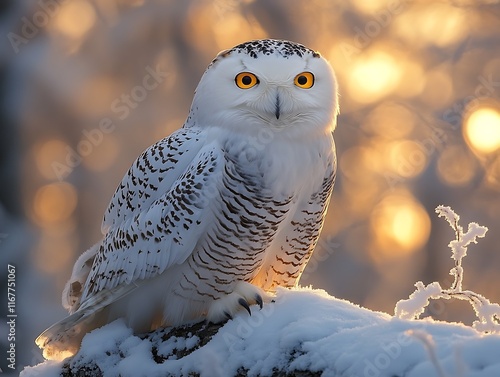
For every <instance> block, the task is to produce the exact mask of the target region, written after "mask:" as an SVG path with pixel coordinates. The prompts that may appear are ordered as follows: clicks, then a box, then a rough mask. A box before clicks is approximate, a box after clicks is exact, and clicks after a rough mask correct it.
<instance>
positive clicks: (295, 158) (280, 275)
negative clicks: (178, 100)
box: [36, 39, 338, 359]
mask: <svg viewBox="0 0 500 377" xmlns="http://www.w3.org/2000/svg"><path fill="white" fill-rule="evenodd" d="M337 113H338V100H337V83H336V80H335V76H334V73H333V70H332V68H331V67H330V65H329V63H328V62H327V61H326V60H325V59H324V58H323V57H321V56H320V54H319V53H317V52H315V51H313V50H311V49H309V48H306V47H305V46H303V45H301V44H298V43H294V42H289V41H283V40H273V39H265V40H255V41H250V42H246V43H243V44H240V45H238V46H235V47H234V48H232V49H229V50H225V51H222V52H220V53H219V54H218V55H217V56H216V58H215V59H214V60H213V61H212V62H211V64H210V65H209V66H208V68H207V69H206V71H205V73H204V74H203V76H202V78H201V80H200V83H199V84H198V87H197V88H196V91H195V95H194V99H193V103H192V106H191V109H190V111H189V115H188V117H187V120H186V122H185V124H184V125H183V126H182V128H181V129H179V130H177V131H176V132H174V133H173V134H171V135H170V136H168V137H166V138H164V139H163V140H160V141H158V142H157V143H156V144H154V145H152V146H151V147H149V148H148V149H146V151H144V152H143V153H142V154H141V155H140V156H139V157H138V158H137V160H136V161H135V162H134V163H133V164H132V167H131V168H130V169H129V170H128V172H127V174H126V175H125V177H124V178H123V180H122V182H121V183H120V185H119V186H118V188H117V190H116V192H115V193H114V195H113V197H112V199H111V202H110V204H109V206H108V208H107V210H106V212H105V214H104V220H103V223H102V232H103V234H104V238H103V240H102V241H101V242H99V243H98V244H96V245H94V246H93V247H92V248H90V249H89V250H87V251H86V252H85V253H83V254H82V256H81V257H80V258H79V259H78V260H77V262H76V263H75V266H74V268H73V272H72V276H71V278H70V280H69V281H68V283H67V284H66V287H65V289H64V292H63V305H64V306H65V307H66V308H67V309H68V310H69V312H70V315H69V316H68V317H66V318H65V319H63V320H61V321H60V322H58V323H56V324H55V325H53V326H52V327H50V328H49V329H47V330H46V331H45V332H44V333H42V334H41V335H40V336H39V337H38V338H37V340H36V342H37V344H38V345H39V346H40V347H41V348H43V349H44V355H45V357H47V358H56V359H57V358H61V357H64V356H68V355H71V354H74V353H75V352H76V351H77V350H78V348H79V346H80V343H81V340H82V338H83V336H84V335H85V334H86V333H87V332H89V331H90V330H92V329H95V328H97V327H100V326H102V325H104V324H106V323H109V322H111V321H113V320H115V319H117V318H124V319H125V321H126V322H127V324H128V325H129V326H130V327H131V328H132V329H133V330H134V331H135V332H136V333H140V332H146V331H150V330H152V329H155V328H157V327H159V326H168V325H178V324H182V323H185V322H187V321H193V320H197V319H201V318H206V319H207V320H209V321H212V322H220V321H223V320H226V319H230V318H231V317H232V316H233V315H235V313H236V312H238V311H240V310H246V311H248V312H249V313H251V309H250V305H254V304H257V305H259V306H260V307H262V305H263V302H265V301H267V300H269V297H270V293H271V294H272V292H273V291H274V290H275V288H276V286H283V287H292V286H294V285H295V284H296V283H297V281H298V279H299V278H300V275H301V273H302V271H303V270H304V268H305V266H306V264H307V262H308V260H309V258H310V257H311V254H312V252H313V250H314V247H315V246H316V242H317V240H318V237H319V234H320V231H321V228H322V226H323V221H324V219H325V214H326V211H327V207H328V204H329V201H330V197H331V194H332V190H333V184H334V180H335V171H336V156H335V145H334V140H333V131H334V129H335V125H336V117H337Z"/></svg>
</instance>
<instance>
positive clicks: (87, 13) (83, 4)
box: [54, 0, 96, 39]
mask: <svg viewBox="0 0 500 377" xmlns="http://www.w3.org/2000/svg"><path fill="white" fill-rule="evenodd" d="M95 21H96V14H95V10H94V7H93V6H92V5H91V4H90V3H89V2H88V1H86V0H74V1H69V2H67V3H64V4H62V6H61V9H59V10H58V13H57V14H56V17H55V22H54V26H55V28H56V29H57V30H58V31H59V32H60V33H62V34H63V35H65V36H67V37H69V38H74V39H79V38H81V37H83V36H84V35H85V34H86V33H87V32H88V31H89V30H90V28H92V26H93V25H94V23H95Z"/></svg>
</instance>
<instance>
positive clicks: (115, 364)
mask: <svg viewBox="0 0 500 377" xmlns="http://www.w3.org/2000/svg"><path fill="white" fill-rule="evenodd" d="M251 309H252V315H251V316H249V315H248V313H246V312H245V311H242V312H240V313H239V314H238V315H236V316H235V317H234V319H233V320H230V321H228V322H227V323H226V324H225V325H224V326H223V327H221V328H220V329H219V331H218V332H217V333H216V334H215V335H214V336H213V337H212V339H211V340H210V341H209V342H208V343H207V344H206V345H205V346H203V347H200V348H197V349H195V350H194V351H192V353H190V354H188V355H187V356H184V357H181V358H179V359H177V360H175V358H171V357H170V358H168V359H167V360H164V361H163V362H162V363H157V362H156V361H155V360H154V359H153V357H152V348H153V347H158V353H159V354H162V353H163V354H165V355H166V354H168V353H169V352H170V351H171V350H172V349H173V348H177V349H179V348H182V347H185V348H187V349H192V348H195V347H196V345H197V344H198V341H199V338H198V336H197V335H196V334H188V336H187V337H186V338H179V337H171V338H169V339H168V340H167V341H164V342H163V343H161V340H160V338H159V337H158V338H156V339H155V338H152V339H153V340H151V338H149V339H148V338H146V339H141V338H140V337H138V336H135V335H133V334H132V332H131V330H130V329H128V328H127V327H126V326H125V324H124V322H123V321H121V320H117V321H115V322H113V323H110V324H108V325H106V326H104V327H102V328H100V329H97V330H94V331H92V332H91V333H90V334H88V335H87V336H86V337H85V338H84V340H83V342H82V348H81V350H80V352H79V353H78V354H77V355H75V357H74V358H73V360H72V361H71V365H72V366H73V367H77V366H78V365H86V364H88V363H95V364H96V365H98V366H99V368H100V369H101V370H102V371H105V373H104V375H105V376H123V377H126V376H134V377H135V376H164V375H167V374H168V373H171V374H172V375H176V376H179V375H187V374H189V373H199V374H200V375H201V376H209V377H210V376H234V375H236V374H237V371H238V370H246V371H247V374H248V375H249V376H258V375H261V376H270V375H272V374H273V371H276V370H282V371H288V372H291V371H297V370H309V371H318V372H319V371H321V372H323V373H322V375H323V376H359V377H362V376H363V377H383V376H387V377H389V376H403V375H404V376H405V377H422V376H425V377H434V376H439V377H442V376H448V377H451V376H457V377H459V376H464V377H465V376H467V377H469V376H473V377H476V376H477V377H479V376H481V377H486V376H491V377H493V376H495V377H498V376H500V358H499V357H498V356H499V355H500V336H499V335H495V334H490V335H485V334H483V333H480V332H478V331H476V330H475V329H473V328H471V327H468V326H465V325H462V324H450V323H444V322H437V321H433V320H429V319H426V320H406V319H400V318H396V317H392V316H390V315H388V314H385V313H378V312H373V311H370V310H367V309H364V308H361V307H359V306H357V305H354V304H352V303H350V302H347V301H344V300H340V299H336V298H334V297H331V296H329V295H328V294H327V293H326V292H324V291H321V290H315V289H311V288H296V289H293V290H287V289H280V290H279V291H278V293H277V297H276V300H275V302H271V303H268V304H266V305H265V306H264V308H263V309H262V310H259V308H258V306H253V307H252V308H251ZM156 341H158V342H160V343H158V344H153V343H154V342H156ZM433 355H434V356H433ZM433 358H434V361H433ZM62 365H63V364H62V363H54V362H48V361H47V362H44V363H42V364H40V365H38V366H35V367H28V368H26V369H25V370H24V371H23V372H22V373H21V377H33V376H39V377H49V376H50V377H52V376H56V375H58V373H60V371H61V367H62ZM440 369H442V370H443V372H442V374H440V372H439V370H440Z"/></svg>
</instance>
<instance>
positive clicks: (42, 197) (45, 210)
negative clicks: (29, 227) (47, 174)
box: [33, 182, 78, 226]
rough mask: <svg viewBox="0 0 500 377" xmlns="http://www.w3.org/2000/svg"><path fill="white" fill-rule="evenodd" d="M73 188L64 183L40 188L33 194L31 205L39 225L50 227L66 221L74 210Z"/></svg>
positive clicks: (75, 200) (75, 197) (74, 194)
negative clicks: (33, 198)
mask: <svg viewBox="0 0 500 377" xmlns="http://www.w3.org/2000/svg"><path fill="white" fill-rule="evenodd" d="M77 201H78V198H77V194H76V190H75V187H74V186H73V185H71V184H69V183H66V182H60V183H52V184H49V185H45V186H42V187H40V188H39V189H38V191H37V192H36V194H35V200H34V204H33V209H34V213H35V216H36V219H37V220H38V221H39V222H40V223H41V224H40V225H42V226H44V225H51V224H55V223H59V222H62V221H65V220H67V219H68V218H69V217H70V216H71V214H72V213H73V211H74V210H75V208H76V204H77Z"/></svg>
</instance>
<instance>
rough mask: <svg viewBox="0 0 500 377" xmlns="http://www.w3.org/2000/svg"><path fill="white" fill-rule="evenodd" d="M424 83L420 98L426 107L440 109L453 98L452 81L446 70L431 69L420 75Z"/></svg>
mask: <svg viewBox="0 0 500 377" xmlns="http://www.w3.org/2000/svg"><path fill="white" fill-rule="evenodd" d="M421 80H422V83H424V84H425V86H424V89H423V92H422V96H421V99H422V100H423V101H425V103H426V105H427V106H428V107H431V108H434V109H441V108H443V106H447V105H449V103H450V102H451V99H452V98H453V83H452V82H451V79H450V75H449V72H447V70H433V71H430V72H426V73H425V75H423V76H422V77H421Z"/></svg>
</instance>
